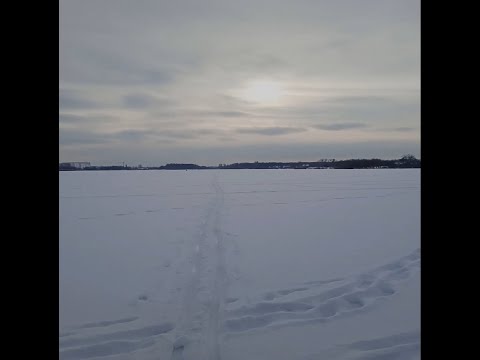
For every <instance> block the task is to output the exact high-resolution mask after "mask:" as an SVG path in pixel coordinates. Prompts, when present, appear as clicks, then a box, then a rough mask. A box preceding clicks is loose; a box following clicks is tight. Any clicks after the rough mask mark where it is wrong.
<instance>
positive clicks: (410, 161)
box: [59, 155, 421, 171]
mask: <svg viewBox="0 0 480 360" xmlns="http://www.w3.org/2000/svg"><path fill="white" fill-rule="evenodd" d="M420 167H421V162H420V160H419V159H417V158H415V156H413V155H405V156H403V157H402V158H400V159H396V160H382V159H351V160H339V161H336V160H335V159H329V160H327V159H324V160H319V161H298V162H258V161H256V162H253V163H247V162H245V163H235V164H220V165H218V166H200V165H196V164H167V165H164V166H158V167H129V166H88V167H84V168H82V169H80V168H76V167H73V166H70V165H65V164H60V166H59V170H62V171H68V170H71V171H75V170H201V169H399V168H404V169H406V168H407V169H417V168H420Z"/></svg>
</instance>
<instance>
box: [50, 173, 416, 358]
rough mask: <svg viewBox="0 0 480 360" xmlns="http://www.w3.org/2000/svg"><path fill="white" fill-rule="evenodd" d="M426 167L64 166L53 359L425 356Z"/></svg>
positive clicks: (61, 178) (61, 180) (61, 181)
mask: <svg viewBox="0 0 480 360" xmlns="http://www.w3.org/2000/svg"><path fill="white" fill-rule="evenodd" d="M419 274H420V171H419V170H408V169H396V170H387V169H379V170H223V171H220V170H218V171H217V170H204V171H105V172H101V171H98V172H94V171H91V172H61V173H60V334H59V346H60V349H59V353H60V359H65V360H67V359H104V360H114V359H115V360H123V359H167V360H170V359H175V360H193V359H197V360H200V359H205V360H220V359H221V360H240V359H242V360H244V359H253V360H255V359H259V360H260V359H261V360H270V359H272V360H282V359H285V360H287V359H288V360H295V359H299V360H300V359H301V360H314V359H357V360H360V359H363V360H366V359H385V360H386V359H401V360H402V359H405V360H407V359H420V278H419Z"/></svg>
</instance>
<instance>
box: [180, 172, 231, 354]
mask: <svg viewBox="0 0 480 360" xmlns="http://www.w3.org/2000/svg"><path fill="white" fill-rule="evenodd" d="M212 187H213V189H214V190H215V192H214V197H213V199H212V202H211V205H210V206H209V208H208V210H207V214H206V217H205V221H204V222H203V224H202V226H201V230H200V232H199V235H198V236H197V237H196V238H195V241H194V242H193V244H192V245H193V247H192V257H191V265H192V270H191V276H190V279H189V280H188V282H187V284H186V287H185V290H184V296H183V311H182V314H181V317H180V319H179V321H178V326H177V329H176V335H175V339H174V342H173V349H172V356H171V359H172V360H190V356H191V359H193V358H195V359H199V358H201V359H205V360H220V359H221V356H220V340H221V339H220V335H221V334H220V332H219V330H220V329H221V328H222V324H223V320H224V319H223V311H224V307H225V298H226V289H227V285H228V281H227V270H226V266H225V242H224V232H223V229H222V213H223V208H224V192H223V189H222V187H221V185H220V183H219V182H218V178H217V176H216V175H215V176H214V178H213V180H212Z"/></svg>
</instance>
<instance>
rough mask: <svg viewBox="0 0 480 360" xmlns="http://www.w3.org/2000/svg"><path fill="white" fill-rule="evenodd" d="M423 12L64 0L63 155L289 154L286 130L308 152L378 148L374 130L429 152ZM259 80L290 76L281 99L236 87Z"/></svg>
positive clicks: (408, 5)
mask: <svg viewBox="0 0 480 360" xmlns="http://www.w3.org/2000/svg"><path fill="white" fill-rule="evenodd" d="M419 8H420V1H419V0H362V1H358V0H324V1H315V0H298V1H289V0H244V1H234V0H202V1H199V0H177V1H169V0H137V1H134V2H132V1H129V0H102V1H96V0H83V1H76V0H60V43H59V50H60V69H59V71H60V91H59V102H60V115H59V123H60V158H61V159H62V160H64V161H71V160H72V158H75V159H76V160H79V158H80V157H82V156H88V157H89V158H88V159H84V160H86V161H91V162H95V161H97V159H98V161H107V160H108V159H107V158H106V157H105V156H106V155H107V154H108V156H110V157H111V161H112V162H115V161H119V159H118V157H125V152H126V150H125V149H126V148H128V151H129V154H130V155H128V156H132V157H134V158H135V157H136V158H138V161H140V162H142V158H145V157H148V156H149V155H148V154H150V153H155V154H158V153H162V150H163V149H164V150H168V157H172V158H176V161H182V159H184V160H185V161H187V160H188V161H195V159H199V160H200V159H202V158H205V156H206V155H205V154H210V153H211V151H212V150H210V149H212V148H214V147H217V148H218V149H219V152H220V154H223V156H225V157H226V158H229V157H232V156H233V157H234V156H235V154H238V156H242V155H241V154H242V152H241V151H239V149H241V148H242V146H245V147H248V148H249V149H256V151H258V152H259V155H261V154H269V156H271V157H272V160H282V156H285V155H284V152H283V151H282V150H281V148H279V147H278V144H277V145H276V144H274V143H273V142H274V141H275V140H276V139H278V141H280V140H282V141H285V143H286V142H288V144H290V145H289V146H291V147H292V148H295V149H297V150H296V151H298V154H299V155H300V154H302V152H301V150H300V149H301V148H302V146H305V147H306V148H308V149H310V150H312V149H315V147H314V146H313V147H312V146H310V145H308V144H309V143H315V142H316V143H325V141H326V139H327V138H326V137H325V136H327V137H328V141H329V143H330V144H331V145H329V146H330V147H329V149H330V150H331V149H336V150H332V151H338V153H345V151H344V149H346V148H351V147H353V148H352V149H355V146H357V149H358V152H362V151H364V150H362V149H364V147H362V146H361V145H358V144H361V143H363V141H365V139H366V137H368V136H371V142H372V144H373V143H377V144H378V146H377V149H378V153H377V154H376V155H375V156H377V157H382V156H383V153H382V151H383V150H382V149H384V148H383V145H382V144H388V143H389V141H393V139H395V140H394V141H396V143H397V144H399V147H398V148H399V149H401V144H402V141H403V144H404V145H405V148H406V149H407V148H408V149H410V150H411V149H412V146H414V147H415V146H416V148H415V149H414V150H415V151H416V154H417V155H418V153H419V125H420V97H419V88H420V85H419V84H420V77H419V74H420V21H419V15H420V11H419ZM258 79H267V80H268V79H271V80H275V81H278V82H280V83H282V84H284V87H285V91H286V94H287V95H285V96H284V98H282V100H281V101H280V103H279V104H276V105H273V106H270V105H268V104H262V103H252V102H251V101H247V100H246V99H244V98H242V97H241V96H238V95H237V94H236V93H235V91H234V90H239V89H242V88H244V87H245V84H246V83H248V82H249V81H254V80H258ZM349 130H351V131H349ZM357 133H358V135H355V134H357ZM384 133H385V135H383V134H384ZM342 134H353V135H351V136H352V138H349V140H348V142H346V141H340V138H339V136H341V135H342ZM369 134H371V135H369ZM389 134H391V135H389ZM247 135H258V136H247ZM307 136H308V139H306V137H307ZM355 136H358V138H355ZM379 136H385V138H384V139H383V140H382V139H379ZM401 139H403V140H401ZM334 141H337V143H336V144H334ZM182 143H183V145H182ZM232 143H235V146H237V148H236V149H235V150H233V147H232ZM348 144H351V146H350V145H348ZM354 144H356V145H354ZM412 144H416V145H412ZM122 145H123V146H124V147H125V149H124V150H122V149H123V148H122ZM173 145H175V147H174V148H173V147H172V146H173ZM88 146H91V147H92V150H91V151H87V150H86V148H88ZM97 146H101V147H102V154H97V155H95V151H94V149H95V148H96V147H97ZM284 146H287V145H286V144H284ZM309 146H310V147H309ZM167 147H168V148H167ZM193 148H195V151H193V152H192V151H189V149H193ZM372 148H373V147H372ZM385 149H386V148H385ZM310 150H309V151H310ZM251 151H254V150H251ZM312 151H313V150H312ZM319 151H320V150H319ZM352 151H353V152H355V151H354V150H352ZM385 151H386V152H388V151H390V150H388V151H387V150H385ZM415 151H410V152H415ZM122 154H123V155H122ZM186 154H193V156H194V158H193V159H192V158H190V157H188V156H186ZM305 154H306V153H305ZM399 155H401V154H399ZM354 156H356V155H355V154H354ZM152 158H154V157H153V156H152ZM187 158H188V159H187ZM156 159H158V161H170V158H167V157H165V159H162V158H158V157H157V158H156ZM80 160H81V159H80ZM236 160H238V161H241V160H243V159H240V158H239V159H236ZM145 161H146V160H145ZM219 161H220V162H222V160H221V159H219ZM225 161H226V160H225ZM107 162H108V161H107Z"/></svg>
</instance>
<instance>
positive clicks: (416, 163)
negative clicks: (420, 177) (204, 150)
mask: <svg viewBox="0 0 480 360" xmlns="http://www.w3.org/2000/svg"><path fill="white" fill-rule="evenodd" d="M420 165H421V163H420V160H419V159H416V158H415V157H414V156H413V155H405V156H403V157H402V158H401V159H397V160H382V159H351V160H339V161H336V160H335V159H332V160H321V161H313V162H312V161H308V162H307V161H304V162H302V161H300V162H288V163H285V162H254V163H236V164H230V165H226V164H225V165H220V166H219V168H220V169H382V168H385V169H397V168H420V167H421V166H420Z"/></svg>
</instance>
